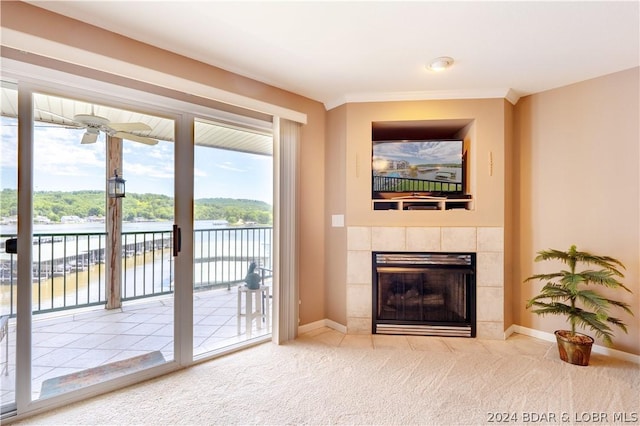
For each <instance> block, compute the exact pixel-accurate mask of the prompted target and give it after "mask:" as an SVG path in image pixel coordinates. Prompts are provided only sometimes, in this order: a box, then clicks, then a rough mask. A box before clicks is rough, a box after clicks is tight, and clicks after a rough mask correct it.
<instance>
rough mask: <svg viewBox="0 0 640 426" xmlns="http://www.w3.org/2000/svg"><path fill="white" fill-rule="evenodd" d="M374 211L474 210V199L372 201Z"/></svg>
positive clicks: (429, 198) (467, 197) (443, 198)
mask: <svg viewBox="0 0 640 426" xmlns="http://www.w3.org/2000/svg"><path fill="white" fill-rule="evenodd" d="M371 203H372V207H373V210H399V211H400V210H402V211H409V210H415V211H417V210H422V211H429V210H436V211H445V210H472V208H473V198H472V197H471V196H464V197H460V198H453V197H428V196H425V197H417V198H407V197H399V198H386V199H376V200H371Z"/></svg>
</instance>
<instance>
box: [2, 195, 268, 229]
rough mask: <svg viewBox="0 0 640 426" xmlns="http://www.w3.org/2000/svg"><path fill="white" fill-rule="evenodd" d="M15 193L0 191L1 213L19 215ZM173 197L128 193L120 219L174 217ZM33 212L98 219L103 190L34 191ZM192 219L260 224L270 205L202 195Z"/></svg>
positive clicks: (102, 211) (265, 220)
mask: <svg viewBox="0 0 640 426" xmlns="http://www.w3.org/2000/svg"><path fill="white" fill-rule="evenodd" d="M17 202H18V195H17V191H16V190H14V189H3V190H2V191H1V192H0V216H2V217H11V216H16V215H17V214H18V205H17ZM173 205H174V202H173V197H169V196H166V195H160V194H133V193H127V196H126V197H125V198H124V199H123V200H122V212H123V220H125V221H133V220H151V221H171V220H173ZM33 215H34V217H37V216H42V217H46V218H48V219H49V220H50V221H51V222H60V219H61V218H62V217H63V216H78V217H80V218H92V217H93V218H100V217H104V216H105V193H104V192H103V191H72V192H63V191H37V192H34V194H33ZM194 216H195V220H226V221H228V222H229V223H230V224H235V223H238V222H241V221H242V222H245V223H247V222H253V223H256V224H261V225H271V224H272V223H273V209H272V207H271V205H270V204H268V203H265V202H263V201H258V200H246V199H233V198H202V199H198V200H195V204H194Z"/></svg>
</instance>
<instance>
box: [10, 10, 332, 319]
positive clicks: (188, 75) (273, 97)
mask: <svg viewBox="0 0 640 426" xmlns="http://www.w3.org/2000/svg"><path fill="white" fill-rule="evenodd" d="M1 19H2V27H6V28H10V29H13V30H16V31H19V32H22V33H25V34H29V35H33V36H37V37H40V38H43V39H46V40H51V41H54V42H58V43H61V44H64V45H68V46H72V47H75V48H78V49H82V50H85V51H88V52H94V53H99V54H101V55H103V56H107V57H109V58H113V59H115V60H120V61H125V62H128V63H131V64H137V65H139V66H143V67H146V68H149V69H152V70H157V71H161V72H164V73H167V74H171V75H175V76H178V77H182V78H185V79H189V80H192V81H196V82H198V83H202V84H205V85H209V86H212V87H215V88H217V89H222V90H226V91H229V92H233V93H237V94H240V95H243V96H247V97H251V98H253V99H257V100H261V101H265V102H268V103H271V104H275V105H279V106H282V107H285V108H289V109H292V110H295V111H299V112H302V113H305V114H307V124H306V125H304V126H303V127H302V132H301V144H300V192H299V200H300V204H299V224H300V228H299V231H300V234H299V243H300V257H299V258H300V277H301V279H300V299H301V305H300V323H301V324H306V323H310V322H313V321H317V320H320V319H323V318H324V317H325V305H324V281H325V277H324V270H325V269H324V229H323V226H322V224H323V223H324V218H325V215H324V191H323V190H322V182H323V181H324V170H325V167H324V141H325V110H324V106H323V105H322V104H321V103H319V102H316V101H312V100H310V99H308V98H304V97H302V96H299V95H296V94H293V93H290V92H286V91H284V90H281V89H278V88H275V87H272V86H268V85H266V84H263V83H259V82H257V81H255V80H251V79H248V78H245V77H242V76H239V75H237V74H233V73H230V72H227V71H224V70H222V69H219V68H215V67H212V66H209V65H206V64H204V63H202V62H198V61H194V60H191V59H187V58H185V57H182V56H179V55H176V54H173V53H171V52H168V51H165V50H162V49H158V48H155V47H152V46H149V45H146V44H144V43H140V42H137V41H134V40H131V39H128V38H126V37H123V36H120V35H118V34H114V33H111V32H108V31H104V30H102V29H100V28H97V27H94V26H91V25H87V24H85V23H82V22H79V21H76V20H73V19H69V18H66V17H62V16H60V15H56V14H53V13H50V12H48V11H45V10H43V9H40V8H37V7H34V6H31V5H28V4H26V3H21V2H4V1H3V2H2V14H1ZM54 59H55V58H54ZM24 60H28V56H25V57H24ZM123 71H124V70H123ZM86 74H87V75H89V76H91V77H93V78H103V79H108V80H109V81H112V82H121V80H122V79H118V78H117V77H115V76H105V75H100V74H99V73H95V72H86Z"/></svg>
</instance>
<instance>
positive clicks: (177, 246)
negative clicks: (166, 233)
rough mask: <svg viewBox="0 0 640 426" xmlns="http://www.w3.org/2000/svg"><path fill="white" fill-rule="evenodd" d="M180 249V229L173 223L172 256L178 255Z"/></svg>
mask: <svg viewBox="0 0 640 426" xmlns="http://www.w3.org/2000/svg"><path fill="white" fill-rule="evenodd" d="M180 250H182V230H181V229H180V227H179V226H178V225H173V257H176V256H178V253H180Z"/></svg>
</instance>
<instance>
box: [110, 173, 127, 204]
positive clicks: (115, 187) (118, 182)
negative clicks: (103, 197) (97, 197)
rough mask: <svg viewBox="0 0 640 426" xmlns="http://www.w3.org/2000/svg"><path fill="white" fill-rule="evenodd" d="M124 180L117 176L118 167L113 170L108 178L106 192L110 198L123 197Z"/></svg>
mask: <svg viewBox="0 0 640 426" xmlns="http://www.w3.org/2000/svg"><path fill="white" fill-rule="evenodd" d="M124 183H125V180H124V179H122V178H121V177H120V176H118V169H115V170H114V171H113V177H110V178H109V181H108V185H107V192H108V194H109V197H110V198H124V195H125V194H124Z"/></svg>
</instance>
